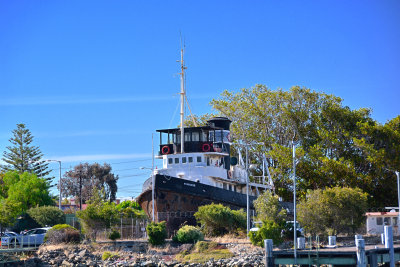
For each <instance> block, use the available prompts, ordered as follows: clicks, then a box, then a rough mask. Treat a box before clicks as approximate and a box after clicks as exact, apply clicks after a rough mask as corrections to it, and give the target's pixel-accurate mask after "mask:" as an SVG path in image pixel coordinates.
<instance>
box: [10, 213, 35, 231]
mask: <svg viewBox="0 0 400 267" xmlns="http://www.w3.org/2000/svg"><path fill="white" fill-rule="evenodd" d="M39 227H40V225H39V224H38V223H37V222H36V221H35V220H34V219H33V218H32V217H31V216H30V215H29V214H28V213H22V214H21V216H19V217H18V218H17V220H16V222H15V224H14V226H13V227H12V228H11V229H12V230H13V231H14V232H16V233H19V232H21V231H24V230H29V229H33V228H39Z"/></svg>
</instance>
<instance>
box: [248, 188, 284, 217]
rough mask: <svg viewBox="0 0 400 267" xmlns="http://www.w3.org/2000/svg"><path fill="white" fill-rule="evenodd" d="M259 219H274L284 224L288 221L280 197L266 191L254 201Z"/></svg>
mask: <svg viewBox="0 0 400 267" xmlns="http://www.w3.org/2000/svg"><path fill="white" fill-rule="evenodd" d="M253 205H254V208H255V210H256V214H257V217H256V220H257V221H266V220H268V221H272V222H276V223H278V224H282V223H284V222H285V221H286V217H287V212H286V210H285V209H282V207H281V205H280V204H279V197H278V196H276V195H273V194H272V193H271V192H269V191H266V192H264V193H263V194H261V195H260V196H258V198H257V199H256V200H255V201H254V202H253Z"/></svg>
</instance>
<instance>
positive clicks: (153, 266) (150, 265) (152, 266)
mask: <svg viewBox="0 0 400 267" xmlns="http://www.w3.org/2000/svg"><path fill="white" fill-rule="evenodd" d="M141 265H142V266H146V267H156V264H155V263H154V262H152V261H145V262H143V263H142V264H141Z"/></svg>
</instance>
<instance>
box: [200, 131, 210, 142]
mask: <svg viewBox="0 0 400 267" xmlns="http://www.w3.org/2000/svg"><path fill="white" fill-rule="evenodd" d="M201 141H202V142H207V141H208V138H207V133H206V132H201Z"/></svg>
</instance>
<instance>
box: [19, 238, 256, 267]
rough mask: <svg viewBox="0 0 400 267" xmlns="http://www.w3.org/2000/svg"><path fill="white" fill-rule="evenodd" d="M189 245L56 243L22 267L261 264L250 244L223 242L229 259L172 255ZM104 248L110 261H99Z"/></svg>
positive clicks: (188, 247)
mask: <svg viewBox="0 0 400 267" xmlns="http://www.w3.org/2000/svg"><path fill="white" fill-rule="evenodd" d="M191 246H192V245H188V244H185V245H181V246H171V245H168V244H167V245H166V246H165V247H164V248H161V249H160V248H158V249H152V248H150V249H148V250H147V251H146V252H145V253H136V252H132V249H117V250H116V251H115V250H113V248H115V247H113V246H112V245H109V244H108V245H99V244H88V245H75V246H74V245H62V246H60V245H58V246H43V247H41V248H40V249H39V250H38V251H37V253H36V255H34V256H33V257H31V258H29V259H28V260H26V261H25V262H24V265H23V266H32V267H33V266H41V267H44V266H157V267H158V266H160V267H161V266H162V267H166V266H180V267H183V266H190V267H194V266H264V264H263V250H262V249H261V248H256V247H254V246H252V245H251V244H249V243H240V244H234V243H232V244H226V247H227V248H228V249H229V250H230V251H231V252H232V253H233V254H234V255H235V256H234V257H232V258H229V259H222V260H215V261H214V260H213V259H211V260H209V261H208V262H206V263H204V264H194V263H181V262H178V261H177V260H175V254H177V253H179V252H180V251H182V250H185V249H186V250H187V249H190V248H191ZM104 251H111V253H115V254H117V256H115V257H113V258H112V259H109V260H105V261H103V260H102V254H103V252H104Z"/></svg>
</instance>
